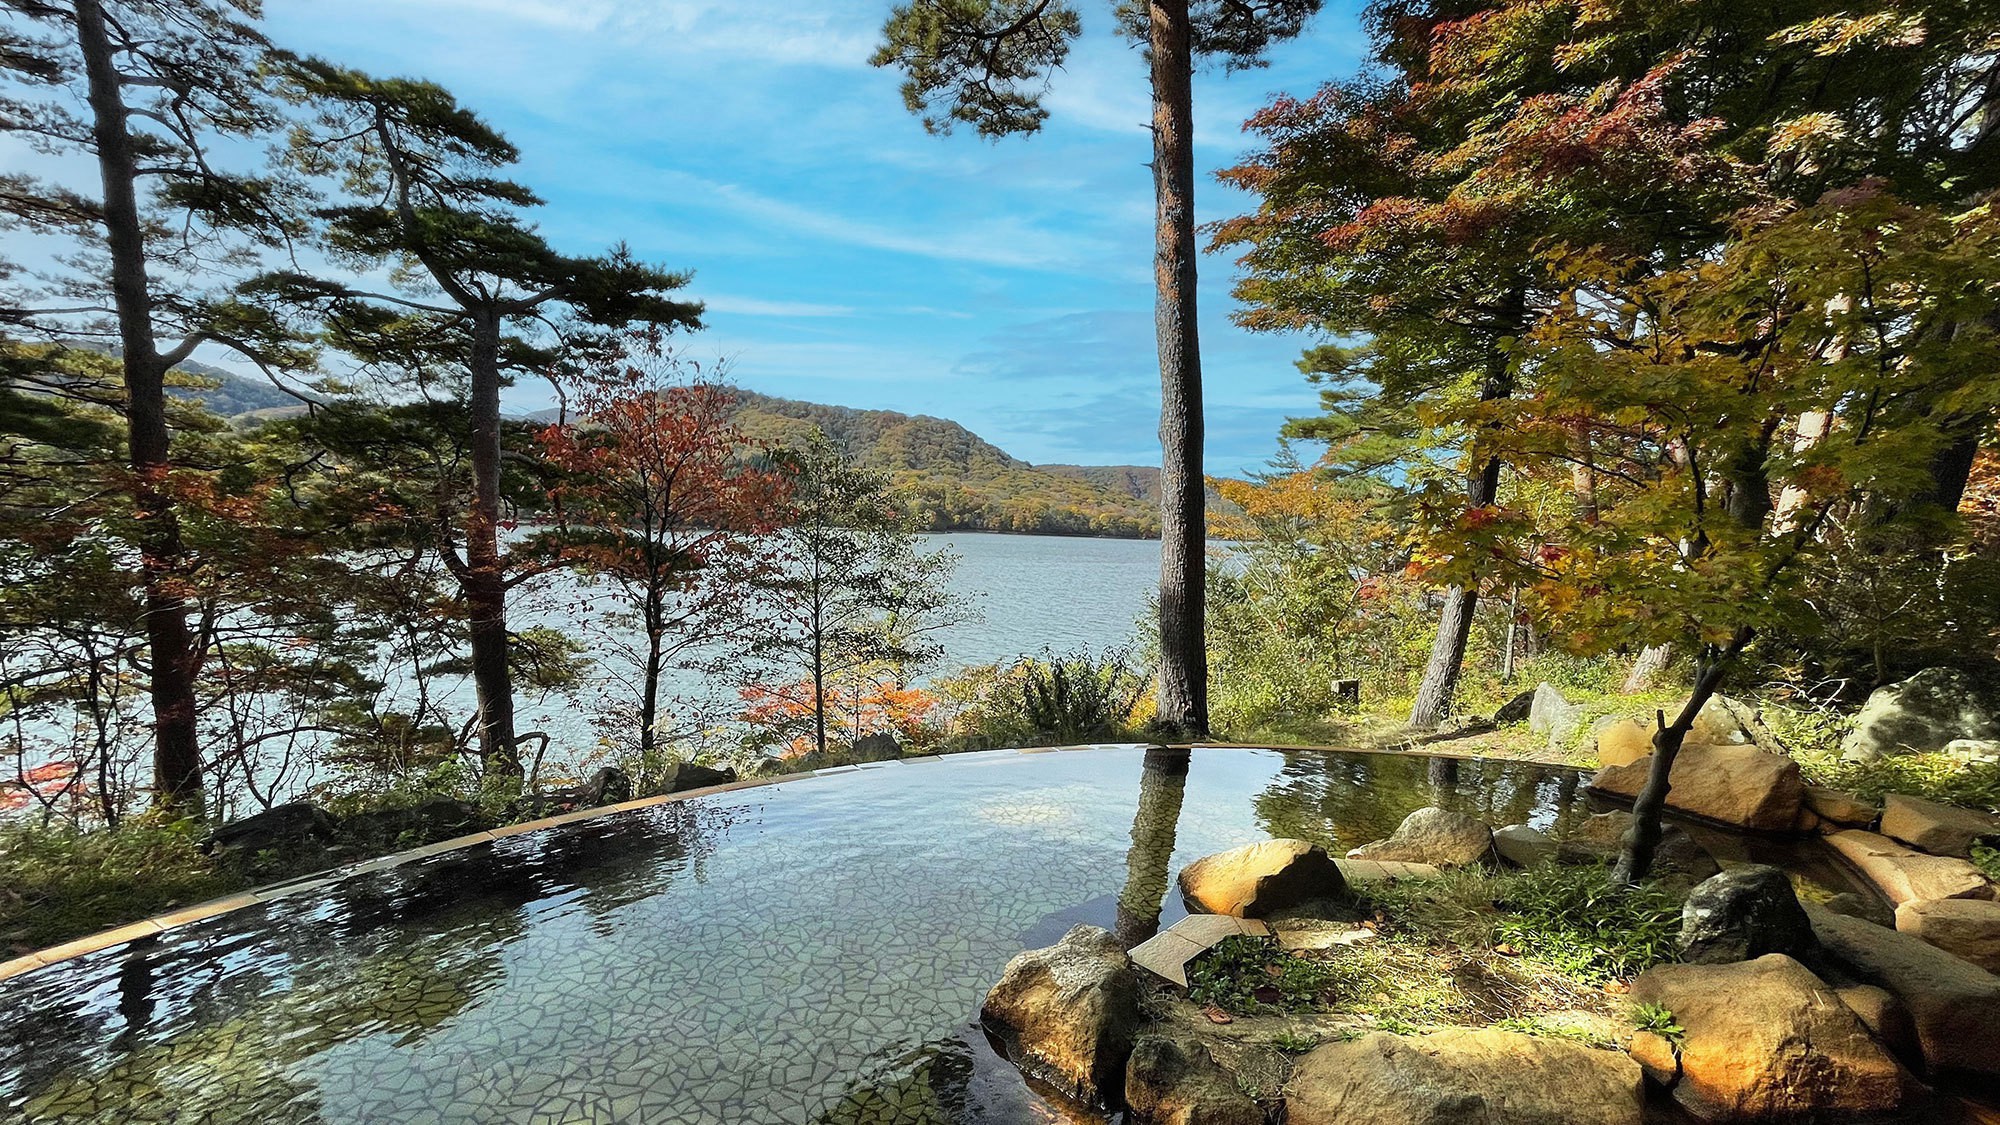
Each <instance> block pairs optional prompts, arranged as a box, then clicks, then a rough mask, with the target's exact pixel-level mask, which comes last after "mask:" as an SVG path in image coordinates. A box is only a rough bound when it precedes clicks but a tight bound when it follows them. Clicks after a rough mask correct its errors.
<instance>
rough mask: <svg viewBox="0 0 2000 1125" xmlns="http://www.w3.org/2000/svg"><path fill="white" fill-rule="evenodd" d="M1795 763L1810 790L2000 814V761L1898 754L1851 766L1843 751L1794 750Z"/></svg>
mask: <svg viewBox="0 0 2000 1125" xmlns="http://www.w3.org/2000/svg"><path fill="white" fill-rule="evenodd" d="M1792 758H1793V760H1795V761H1797V762H1798V763H1799V771H1800V772H1801V773H1803V774H1804V775H1805V779H1806V783H1807V784H1809V785H1822V786H1825V787H1826V788H1828V789H1839V790H1842V791H1844V792H1848V793H1853V794H1855V795H1857V796H1859V797H1861V798H1862V799H1864V800H1869V801H1879V800H1881V799H1882V798H1883V796H1884V795H1886V794H1889V793H1906V794H1908V795H1910V796H1912V797H1922V798H1924V799H1926V800H1931V801H1942V802H1944V803H1946V804H1951V805H1964V806H1965V807H1967V808H1977V809H1986V810H1989V811H1994V810H2000V762H1973V763H1966V762H1963V761H1960V760H1959V759H1957V758H1953V757H1951V756H1949V755H1946V754H1892V755H1888V756H1886V757H1881V758H1877V759H1875V760H1874V761H1872V762H1850V761H1846V760H1844V759H1842V758H1841V757H1840V754H1839V752H1838V750H1833V749H1822V748H1818V747H1811V748H1794V749H1793V751H1792Z"/></svg>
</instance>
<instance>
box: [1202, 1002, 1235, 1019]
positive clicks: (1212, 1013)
mask: <svg viewBox="0 0 2000 1125" xmlns="http://www.w3.org/2000/svg"><path fill="white" fill-rule="evenodd" d="M1201 1014H1202V1015H1204V1016H1207V1017H1208V1022H1210V1023H1235V1022H1236V1017H1235V1016H1232V1015H1230V1014H1229V1013H1228V1012H1225V1011H1223V1010H1222V1009H1221V1008H1218V1007H1216V1006H1215V1005H1213V1004H1210V1005H1209V1006H1208V1007H1206V1008H1203V1009H1202V1010H1201Z"/></svg>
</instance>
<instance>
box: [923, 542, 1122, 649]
mask: <svg viewBox="0 0 2000 1125" xmlns="http://www.w3.org/2000/svg"><path fill="white" fill-rule="evenodd" d="M924 538H925V540H926V541H927V542H928V543H929V545H930V549H932V550H936V549H939V548H950V549H951V550H952V551H953V552H955V553H957V555H958V556H959V559H960V562H959V566H958V574H957V575H956V577H955V579H954V581H953V583H952V584H953V586H954V587H956V588H957V589H958V590H959V591H960V592H962V593H965V594H967V595H969V596H971V597H973V598H974V599H975V601H974V605H975V606H976V607H977V608H978V609H979V610H980V611H981V613H982V614H983V620H980V621H977V622H972V623H969V624H965V625H959V626H954V627H953V628H951V629H949V630H947V631H945V632H944V633H943V634H942V636H943V640H944V645H945V664H946V666H947V667H953V666H963V665H967V664H993V663H997V662H1000V661H1004V660H1011V659H1013V658H1014V657H1017V656H1022V655H1028V654H1033V653H1036V652H1040V651H1041V650H1042V649H1043V648H1044V647H1047V648H1051V649H1054V650H1055V651H1056V652H1057V653H1061V652H1063V651H1065V650H1069V649H1076V648H1090V649H1103V648H1107V647H1110V646H1112V645H1117V644H1123V643H1125V642H1127V641H1131V640H1133V639H1134V638H1135V637H1137V636H1139V635H1140V626H1141V624H1142V623H1143V621H1144V619H1146V618H1149V617H1150V615H1151V608H1150V601H1149V599H1150V598H1151V597H1152V595H1153V593H1154V592H1155V591H1156V590H1158V589H1159V585H1160V544H1159V541H1158V540H1153V539H1076V538H1067V537H1060V536H1052V535H992V534H976V533H963V534H952V535H927V536H925V537H924Z"/></svg>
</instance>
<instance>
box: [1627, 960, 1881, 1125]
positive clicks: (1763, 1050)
mask: <svg viewBox="0 0 2000 1125" xmlns="http://www.w3.org/2000/svg"><path fill="white" fill-rule="evenodd" d="M1632 1000H1633V1002H1635V1003H1640V1004H1656V1005H1659V1006H1660V1007H1663V1008H1666V1009H1667V1010H1668V1011H1671V1012H1672V1013H1673V1015H1674V1022H1675V1023H1678V1024H1680V1026H1681V1027H1682V1028H1683V1029H1684V1032H1685V1034H1684V1036H1683V1037H1682V1039H1681V1043H1680V1078H1679V1080H1678V1081H1676V1082H1675V1083H1674V1084H1673V1096H1674V1100H1675V1101H1676V1102H1678V1103H1680V1105H1681V1106H1682V1108H1684V1109H1686V1110H1687V1111H1689V1112H1690V1113H1691V1114H1693V1115H1694V1116H1695V1117H1697V1118H1699V1119H1701V1120H1704V1121H1731V1122H1752V1121H1818V1120H1828V1119H1834V1118H1839V1119H1848V1118H1852V1117H1865V1116H1868V1115H1875V1114H1887V1113H1894V1112H1896V1111H1898V1110H1900V1109H1902V1108H1904V1106H1905V1104H1906V1103H1907V1102H1908V1101H1909V1100H1910V1099H1911V1098H1912V1096H1913V1095H1914V1094H1915V1093H1916V1092H1917V1091H1916V1088H1915V1083H1914V1082H1913V1081H1912V1080H1911V1078H1910V1076H1909V1072H1907V1071H1906V1070H1904V1069H1903V1066H1902V1064H1901V1063H1899V1062H1897V1061H1896V1059H1895V1058H1894V1057H1893V1056H1891V1055H1890V1054H1889V1052H1888V1051H1886V1050H1884V1049H1883V1047H1882V1046H1881V1045H1880V1044H1878V1043H1876V1042H1875V1040H1874V1038H1873V1037H1872V1036H1870V1035H1869V1034H1868V1029H1867V1028H1865V1027H1863V1026H1862V1024H1861V1021H1860V1020H1859V1019H1858V1018H1857V1017H1856V1016H1855V1015H1854V1013H1853V1012H1852V1011H1851V1010H1849V1009H1848V1007H1847V1006H1846V1005H1845V1004H1842V1003H1841V1002H1840V1000H1839V999H1838V998H1836V997H1835V996H1834V995H1833V990H1832V989H1831V988H1829V987H1828V986H1827V984H1826V982H1824V981H1822V980H1820V978H1819V977H1817V976H1814V975H1813V973H1812V971H1811V970H1810V969H1807V968H1806V967H1805V966H1804V965H1801V964H1799V963H1798V962H1797V961H1795V960H1793V959H1792V958H1790V957H1786V956H1784V955H1782V954H1775V953H1774V954H1771V955H1768V956H1765V957H1759V958H1757V959H1756V960H1754V961H1743V962H1739V963H1736V964H1733V965H1658V966H1655V967H1654V968H1651V969H1648V970H1646V971H1645V972H1644V973H1641V974H1639V977H1638V979H1637V980H1634V981H1633V982H1632Z"/></svg>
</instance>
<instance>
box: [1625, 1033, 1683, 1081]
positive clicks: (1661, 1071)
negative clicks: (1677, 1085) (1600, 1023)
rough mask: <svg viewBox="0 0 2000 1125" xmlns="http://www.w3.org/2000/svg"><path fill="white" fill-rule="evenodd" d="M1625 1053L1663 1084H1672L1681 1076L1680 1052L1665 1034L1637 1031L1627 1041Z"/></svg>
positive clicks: (1647, 1074)
mask: <svg viewBox="0 0 2000 1125" xmlns="http://www.w3.org/2000/svg"><path fill="white" fill-rule="evenodd" d="M1625 1053H1626V1054H1628V1055H1630V1056H1632V1061H1633V1062H1635V1063H1638V1064H1639V1068H1640V1069H1641V1070H1644V1071H1645V1072H1646V1077H1647V1078H1649V1079H1651V1080H1652V1081H1653V1082H1656V1083H1658V1084H1659V1085H1661V1086H1671V1085H1673V1084H1674V1082H1675V1081H1676V1080H1678V1079H1679V1078H1680V1076H1681V1056H1680V1052H1679V1051H1677V1050H1675V1049H1674V1045H1673V1043H1672V1042H1671V1041H1669V1040H1668V1039H1667V1038H1666V1037H1665V1036H1663V1035H1660V1034H1658V1033H1656V1032H1651V1031H1636V1032H1633V1033H1632V1038H1631V1039H1630V1040H1628V1041H1626V1043H1625Z"/></svg>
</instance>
